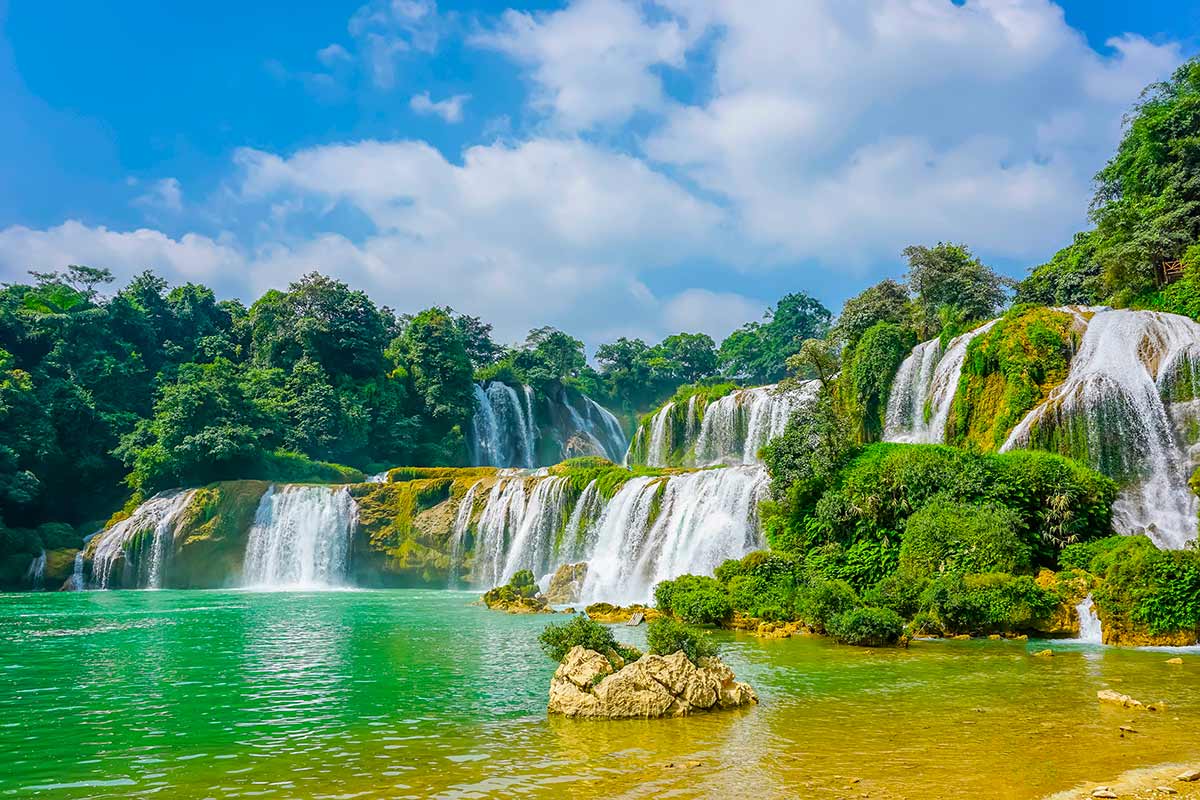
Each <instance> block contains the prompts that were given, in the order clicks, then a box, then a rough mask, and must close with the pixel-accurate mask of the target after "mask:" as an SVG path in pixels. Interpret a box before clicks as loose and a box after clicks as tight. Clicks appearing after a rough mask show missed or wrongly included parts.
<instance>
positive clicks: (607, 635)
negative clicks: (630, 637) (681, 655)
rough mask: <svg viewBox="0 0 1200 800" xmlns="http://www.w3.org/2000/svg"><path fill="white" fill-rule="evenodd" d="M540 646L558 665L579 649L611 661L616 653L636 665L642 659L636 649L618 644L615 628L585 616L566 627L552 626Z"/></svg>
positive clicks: (563, 625)
mask: <svg viewBox="0 0 1200 800" xmlns="http://www.w3.org/2000/svg"><path fill="white" fill-rule="evenodd" d="M538 642H539V643H540V644H541V646H542V652H544V653H545V654H546V655H548V656H549V657H550V658H551V659H552V660H553V661H555V662H561V661H562V660H563V659H564V658H566V657H567V653H568V652H569V651H570V650H571V648H572V647H575V646H576V645H578V646H580V647H583V648H586V649H588V650H595V651H596V652H597V653H600V654H601V655H604V656H607V657H608V658H609V659H610V661H611V660H612V656H611V654H612V653H615V654H617V655H619V656H620V657H621V658H622V659H624V660H625V661H635V660H637V659H638V657H639V656H640V654H639V653H638V652H637V650H636V649H634V648H632V647H629V646H628V645H624V644H621V643H620V642H618V641H617V639H616V637H615V636H613V632H612V629H611V628H609V627H608V626H606V625H601V624H600V623H599V622H593V621H592V620H590V619H588V618H587V617H585V616H583V615H582V614H580V615H578V616H574V617H571V619H570V621H568V622H565V623H554V622H552V623H550V624H549V625H547V626H546V628H545V630H543V631H542V632H541V633H540V634H539V635H538ZM614 666H615V664H614Z"/></svg>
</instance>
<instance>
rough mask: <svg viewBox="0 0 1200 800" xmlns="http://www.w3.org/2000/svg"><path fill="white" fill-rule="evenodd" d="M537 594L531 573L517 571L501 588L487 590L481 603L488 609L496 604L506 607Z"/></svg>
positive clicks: (536, 587) (524, 570) (523, 570)
mask: <svg viewBox="0 0 1200 800" xmlns="http://www.w3.org/2000/svg"><path fill="white" fill-rule="evenodd" d="M537 594H538V585H537V581H536V580H534V577H533V573H532V572H530V571H529V570H527V569H521V570H517V572H516V574H515V575H513V576H512V578H510V579H509V581H508V583H506V584H504V585H503V586H497V587H496V588H494V589H489V590H488V591H487V592H485V593H484V595H483V602H484V604H485V605H487V607H488V608H491V607H492V606H494V605H496V604H498V603H499V604H502V605H507V604H510V603H513V602H515V601H517V600H520V599H523V598H530V597H536V596H537Z"/></svg>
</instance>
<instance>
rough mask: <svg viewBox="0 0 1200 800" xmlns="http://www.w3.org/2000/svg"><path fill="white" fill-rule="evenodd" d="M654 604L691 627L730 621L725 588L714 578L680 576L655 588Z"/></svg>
mask: <svg viewBox="0 0 1200 800" xmlns="http://www.w3.org/2000/svg"><path fill="white" fill-rule="evenodd" d="M654 604H655V606H657V607H658V609H659V610H660V611H663V612H665V613H668V614H671V615H672V616H674V617H676V618H678V619H679V620H681V621H683V622H686V623H688V624H690V625H720V624H722V623H724V622H728V621H729V620H730V619H731V618H732V617H733V606H732V604H731V603H730V601H729V594H728V592H727V591H726V589H725V587H724V586H722V585H721V583H720V582H719V581H717V580H716V579H715V578H709V577H707V576H702V575H680V576H679V577H678V578H675V579H674V580H669V581H663V582H662V583H659V584H658V585H657V586H655V587H654Z"/></svg>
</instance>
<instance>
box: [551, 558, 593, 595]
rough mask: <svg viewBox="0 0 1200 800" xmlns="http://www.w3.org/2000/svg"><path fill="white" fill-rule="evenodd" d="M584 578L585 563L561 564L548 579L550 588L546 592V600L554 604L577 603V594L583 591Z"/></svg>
mask: <svg viewBox="0 0 1200 800" xmlns="http://www.w3.org/2000/svg"><path fill="white" fill-rule="evenodd" d="M586 577H587V562H586V561H581V562H580V563H578V564H563V565H562V566H561V567H559V568H558V570H557V571H556V572H555V573H554V576H553V577H552V578H550V588H549V589H547V590H546V600H547V601H548V602H551V603H555V604H561V603H575V602H578V600H579V592H580V591H581V590H582V589H583V580H584V578H586Z"/></svg>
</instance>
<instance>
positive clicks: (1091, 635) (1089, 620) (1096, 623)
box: [1075, 594, 1104, 644]
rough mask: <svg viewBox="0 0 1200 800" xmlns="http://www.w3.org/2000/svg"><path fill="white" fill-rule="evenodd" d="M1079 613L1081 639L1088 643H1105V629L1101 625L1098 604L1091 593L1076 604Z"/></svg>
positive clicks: (1076, 611) (1076, 610)
mask: <svg viewBox="0 0 1200 800" xmlns="http://www.w3.org/2000/svg"><path fill="white" fill-rule="evenodd" d="M1075 613H1076V614H1078V615H1079V641H1081V642H1086V643H1088V644H1104V631H1102V630H1101V627H1100V617H1099V616H1098V615H1097V614H1096V604H1095V602H1093V600H1092V596H1091V595H1090V594H1089V595H1088V596H1087V597H1085V598H1083V601H1082V602H1080V603H1079V605H1077V606H1075Z"/></svg>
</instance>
